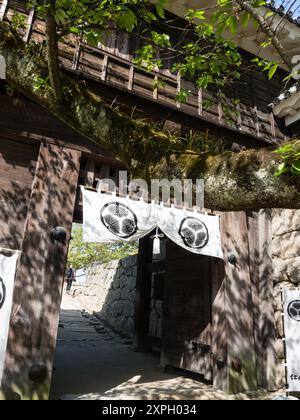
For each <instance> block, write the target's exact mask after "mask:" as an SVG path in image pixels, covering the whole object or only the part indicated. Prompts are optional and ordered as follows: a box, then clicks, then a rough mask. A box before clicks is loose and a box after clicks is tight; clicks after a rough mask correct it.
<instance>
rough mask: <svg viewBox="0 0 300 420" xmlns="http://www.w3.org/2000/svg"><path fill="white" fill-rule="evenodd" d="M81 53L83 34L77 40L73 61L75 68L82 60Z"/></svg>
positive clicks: (73, 67) (75, 68)
mask: <svg viewBox="0 0 300 420" xmlns="http://www.w3.org/2000/svg"><path fill="white" fill-rule="evenodd" d="M80 53H81V36H79V37H78V38H77V40H76V47H75V52H74V57H73V63H72V69H73V70H77V69H78V64H79V60H80Z"/></svg>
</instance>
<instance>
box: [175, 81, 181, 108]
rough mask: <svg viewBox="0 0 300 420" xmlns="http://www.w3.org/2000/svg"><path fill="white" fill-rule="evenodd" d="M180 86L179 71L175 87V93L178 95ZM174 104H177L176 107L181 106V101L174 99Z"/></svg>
mask: <svg viewBox="0 0 300 420" xmlns="http://www.w3.org/2000/svg"><path fill="white" fill-rule="evenodd" d="M181 86H182V83H181V74H180V73H177V87H176V93H177V95H179V94H180V92H181ZM176 106H177V108H181V102H180V101H176Z"/></svg>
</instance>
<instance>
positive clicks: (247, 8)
mask: <svg viewBox="0 0 300 420" xmlns="http://www.w3.org/2000/svg"><path fill="white" fill-rule="evenodd" d="M236 2H237V3H238V4H239V5H240V7H241V8H242V9H243V10H245V12H247V13H249V15H250V16H252V17H253V18H254V19H255V20H256V21H257V22H258V23H259V25H260V27H261V30H262V31H263V32H264V34H265V35H267V36H268V37H269V38H270V39H271V40H272V45H273V47H274V48H275V49H276V51H277V52H278V54H279V55H280V57H281V58H282V60H283V62H284V64H285V65H286V66H287V68H288V69H289V70H290V71H292V63H291V60H290V58H289V56H288V55H287V54H286V53H285V49H284V47H283V45H282V44H281V42H280V41H279V38H278V37H277V35H276V32H275V31H274V30H273V29H272V28H271V27H270V26H269V25H268V23H267V21H266V20H265V19H264V18H263V17H262V16H261V15H260V14H259V13H258V12H257V11H256V10H255V9H254V8H253V7H252V6H251V4H250V2H249V1H245V0H236Z"/></svg>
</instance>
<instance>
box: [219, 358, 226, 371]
mask: <svg viewBox="0 0 300 420" xmlns="http://www.w3.org/2000/svg"><path fill="white" fill-rule="evenodd" d="M224 367H225V361H224V360H223V359H218V360H217V368H218V369H219V370H221V369H224Z"/></svg>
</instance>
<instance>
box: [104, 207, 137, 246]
mask: <svg viewBox="0 0 300 420" xmlns="http://www.w3.org/2000/svg"><path fill="white" fill-rule="evenodd" d="M100 219H101V222H102V223H103V225H104V226H105V227H106V229H108V230H109V231H110V232H111V233H112V234H113V235H115V236H117V237H118V238H120V239H128V238H130V237H131V236H133V235H135V234H136V232H137V231H138V221H137V217H136V215H135V213H134V212H133V211H132V210H131V209H130V208H129V207H127V206H125V205H124V204H122V203H118V202H113V203H107V204H105V206H104V207H103V208H102V209H101V211H100Z"/></svg>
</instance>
